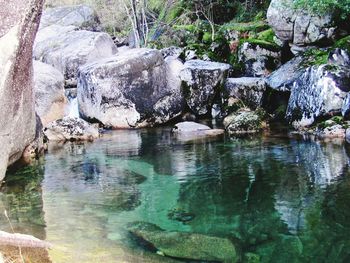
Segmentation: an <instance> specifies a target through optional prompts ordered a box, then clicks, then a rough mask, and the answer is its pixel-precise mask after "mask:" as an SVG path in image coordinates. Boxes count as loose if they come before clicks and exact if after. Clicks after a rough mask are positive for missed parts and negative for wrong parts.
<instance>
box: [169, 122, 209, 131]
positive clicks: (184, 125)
mask: <svg viewBox="0 0 350 263" xmlns="http://www.w3.org/2000/svg"><path fill="white" fill-rule="evenodd" d="M207 130H211V128H210V127H209V126H207V125H204V124H200V123H196V122H190V121H185V122H180V123H178V124H176V125H175V127H174V128H173V129H172V131H173V132H174V133H194V132H203V131H207Z"/></svg>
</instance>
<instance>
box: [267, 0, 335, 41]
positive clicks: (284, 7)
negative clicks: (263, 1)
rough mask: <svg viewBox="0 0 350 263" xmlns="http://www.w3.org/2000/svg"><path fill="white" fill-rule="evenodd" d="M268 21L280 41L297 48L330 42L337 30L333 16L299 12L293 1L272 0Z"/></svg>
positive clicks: (268, 11)
mask: <svg viewBox="0 0 350 263" xmlns="http://www.w3.org/2000/svg"><path fill="white" fill-rule="evenodd" d="M267 21H268V23H269V25H270V26H271V27H272V29H273V30H274V32H275V34H276V36H277V37H278V38H279V39H281V40H282V41H285V42H289V43H292V44H293V45H295V46H297V47H305V46H310V45H314V44H317V43H319V42H322V41H323V42H327V41H330V40H331V39H332V38H333V37H334V34H335V29H336V25H335V19H334V17H332V15H330V14H326V15H313V14H310V12H307V11H304V10H297V9H295V8H294V7H293V0H272V1H271V3H270V6H269V8H268V10H267Z"/></svg>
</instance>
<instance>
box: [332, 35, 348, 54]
mask: <svg viewBox="0 0 350 263" xmlns="http://www.w3.org/2000/svg"><path fill="white" fill-rule="evenodd" d="M333 48H341V49H344V50H347V51H348V52H349V53H350V36H346V37H344V38H342V39H339V40H338V41H337V42H335V44H334V45H333Z"/></svg>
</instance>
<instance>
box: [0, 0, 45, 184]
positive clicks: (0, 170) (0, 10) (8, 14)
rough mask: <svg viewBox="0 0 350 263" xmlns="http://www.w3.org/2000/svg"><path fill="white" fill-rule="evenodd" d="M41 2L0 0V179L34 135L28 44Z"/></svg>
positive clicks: (31, 72)
mask: <svg viewBox="0 0 350 263" xmlns="http://www.w3.org/2000/svg"><path fill="white" fill-rule="evenodd" d="M43 3H44V1H43V0H30V1H17V0H15V1H11V2H10V3H9V2H8V1H0V16H1V19H0V72H1V75H0V111H1V119H0V123H1V128H0V143H1V151H0V180H2V179H3V177H4V175H5V171H6V168H7V166H8V165H9V164H12V163H13V162H15V161H16V160H18V159H19V158H20V157H21V155H22V152H23V150H24V149H25V147H26V146H27V145H29V144H30V143H31V142H33V140H34V139H35V137H36V117H35V111H34V96H33V89H34V88H33V65H32V47H33V42H34V38H35V35H36V32H37V29H38V26H39V21H40V15H41V10H42V7H43Z"/></svg>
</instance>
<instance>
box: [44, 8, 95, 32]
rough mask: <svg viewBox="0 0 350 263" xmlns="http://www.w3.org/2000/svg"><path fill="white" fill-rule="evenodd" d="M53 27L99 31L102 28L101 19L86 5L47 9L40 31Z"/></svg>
mask: <svg viewBox="0 0 350 263" xmlns="http://www.w3.org/2000/svg"><path fill="white" fill-rule="evenodd" d="M52 25H59V26H75V27H77V28H79V29H87V30H98V29H99V28H100V23H99V18H98V17H97V15H96V13H95V11H94V10H93V9H92V8H91V7H89V6H86V5H69V6H60V7H55V8H47V9H46V10H45V11H44V12H43V14H42V17H41V21H40V29H43V28H45V27H48V26H52Z"/></svg>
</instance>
